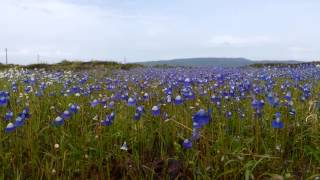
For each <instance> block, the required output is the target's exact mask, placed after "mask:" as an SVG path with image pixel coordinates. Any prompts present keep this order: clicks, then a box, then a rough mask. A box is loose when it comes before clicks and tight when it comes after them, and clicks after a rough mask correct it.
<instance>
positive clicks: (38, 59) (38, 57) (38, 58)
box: [37, 54, 40, 64]
mask: <svg viewBox="0 0 320 180" xmlns="http://www.w3.org/2000/svg"><path fill="white" fill-rule="evenodd" d="M37 63H38V64H39V63H40V56H39V54H37Z"/></svg>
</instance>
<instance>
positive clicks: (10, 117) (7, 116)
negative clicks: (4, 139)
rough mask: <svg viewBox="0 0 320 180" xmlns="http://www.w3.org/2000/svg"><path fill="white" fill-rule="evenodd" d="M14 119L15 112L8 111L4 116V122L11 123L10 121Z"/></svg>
mask: <svg viewBox="0 0 320 180" xmlns="http://www.w3.org/2000/svg"><path fill="white" fill-rule="evenodd" d="M12 117H13V112H12V111H8V112H7V113H6V115H5V116H4V120H6V121H9V120H10V119H12Z"/></svg>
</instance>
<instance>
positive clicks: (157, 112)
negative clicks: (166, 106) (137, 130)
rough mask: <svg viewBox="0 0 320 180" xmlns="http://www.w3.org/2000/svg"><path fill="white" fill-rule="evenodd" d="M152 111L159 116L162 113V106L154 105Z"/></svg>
mask: <svg viewBox="0 0 320 180" xmlns="http://www.w3.org/2000/svg"><path fill="white" fill-rule="evenodd" d="M151 111H152V115H153V116H159V115H160V107H159V106H153V107H152V109H151Z"/></svg>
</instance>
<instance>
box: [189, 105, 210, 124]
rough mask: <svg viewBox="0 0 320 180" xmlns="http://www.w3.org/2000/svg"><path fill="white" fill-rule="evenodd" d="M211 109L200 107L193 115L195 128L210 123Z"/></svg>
mask: <svg viewBox="0 0 320 180" xmlns="http://www.w3.org/2000/svg"><path fill="white" fill-rule="evenodd" d="M211 111H212V110H211V109H209V110H208V112H206V111H205V110H204V109H200V110H199V111H198V112H197V113H196V114H194V115H193V116H192V120H193V126H194V128H202V127H203V126H204V125H206V124H208V123H209V121H210V120H211Z"/></svg>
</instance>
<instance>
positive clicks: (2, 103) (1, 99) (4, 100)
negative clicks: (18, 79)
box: [0, 96, 9, 106]
mask: <svg viewBox="0 0 320 180" xmlns="http://www.w3.org/2000/svg"><path fill="white" fill-rule="evenodd" d="M8 101H9V100H8V98H7V97H4V96H2V97H0V106H5V105H7V103H8Z"/></svg>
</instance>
